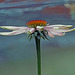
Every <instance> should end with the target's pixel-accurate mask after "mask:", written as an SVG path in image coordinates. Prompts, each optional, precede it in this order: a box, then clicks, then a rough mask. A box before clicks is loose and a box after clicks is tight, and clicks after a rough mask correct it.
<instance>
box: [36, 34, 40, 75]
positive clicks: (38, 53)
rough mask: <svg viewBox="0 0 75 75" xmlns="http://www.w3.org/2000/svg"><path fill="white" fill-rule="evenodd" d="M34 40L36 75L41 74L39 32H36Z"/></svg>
mask: <svg viewBox="0 0 75 75" xmlns="http://www.w3.org/2000/svg"><path fill="white" fill-rule="evenodd" d="M35 42H36V51H37V70H38V75H41V52H40V34H39V33H38V34H37V36H35Z"/></svg>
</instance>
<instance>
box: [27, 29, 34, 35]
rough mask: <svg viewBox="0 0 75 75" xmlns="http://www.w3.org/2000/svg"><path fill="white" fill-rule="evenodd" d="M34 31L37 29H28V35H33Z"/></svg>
mask: <svg viewBox="0 0 75 75" xmlns="http://www.w3.org/2000/svg"><path fill="white" fill-rule="evenodd" d="M34 31H35V28H28V29H27V31H26V33H27V34H31V33H33V32H34Z"/></svg>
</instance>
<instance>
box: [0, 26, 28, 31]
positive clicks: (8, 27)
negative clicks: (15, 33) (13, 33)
mask: <svg viewBox="0 0 75 75" xmlns="http://www.w3.org/2000/svg"><path fill="white" fill-rule="evenodd" d="M0 28H3V29H8V30H19V29H26V28H28V27H16V26H0Z"/></svg>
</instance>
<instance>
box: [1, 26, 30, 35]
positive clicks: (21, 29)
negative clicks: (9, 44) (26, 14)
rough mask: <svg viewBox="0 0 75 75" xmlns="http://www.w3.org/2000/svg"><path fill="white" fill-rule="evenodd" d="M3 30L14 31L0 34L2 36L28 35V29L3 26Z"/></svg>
mask: <svg viewBox="0 0 75 75" xmlns="http://www.w3.org/2000/svg"><path fill="white" fill-rule="evenodd" d="M1 28H3V29H4V28H5V29H10V30H14V31H12V32H0V35H18V34H21V33H27V30H28V29H29V28H28V27H13V26H1Z"/></svg>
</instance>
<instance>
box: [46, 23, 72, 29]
mask: <svg viewBox="0 0 75 75" xmlns="http://www.w3.org/2000/svg"><path fill="white" fill-rule="evenodd" d="M46 27H53V28H55V29H58V28H72V27H73V25H61V24H58V25H49V26H46Z"/></svg>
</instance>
